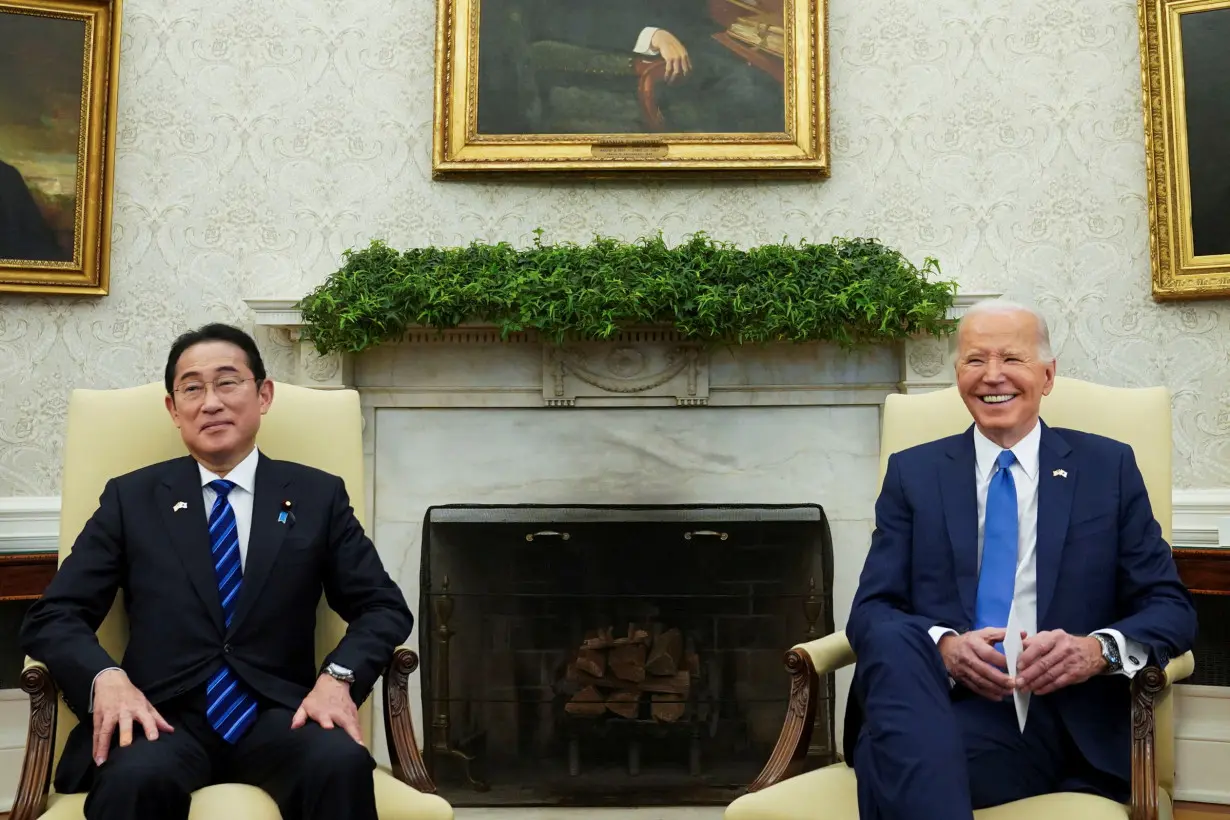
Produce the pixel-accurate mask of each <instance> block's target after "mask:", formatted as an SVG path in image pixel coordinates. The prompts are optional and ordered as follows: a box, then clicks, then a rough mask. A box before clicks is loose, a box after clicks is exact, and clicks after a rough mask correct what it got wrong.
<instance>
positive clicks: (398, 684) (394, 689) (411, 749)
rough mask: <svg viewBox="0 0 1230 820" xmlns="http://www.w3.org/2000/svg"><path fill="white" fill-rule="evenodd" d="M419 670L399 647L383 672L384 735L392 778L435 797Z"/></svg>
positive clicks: (409, 652)
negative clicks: (417, 702) (413, 683)
mask: <svg viewBox="0 0 1230 820" xmlns="http://www.w3.org/2000/svg"><path fill="white" fill-rule="evenodd" d="M418 667H419V656H418V654H417V653H416V652H415V651H414V650H413V649H411V648H409V647H407V646H399V647H397V649H396V651H394V652H393V660H392V661H391V662H390V663H389V668H388V669H387V670H385V673H384V736H385V739H386V740H387V741H388V745H389V758H390V760H391V762H392V764H393V776H394V777H396V778H397V779H398V780H400V781H401V782H403V783H405V784H407V785H408V786H412V787H414V788H415V789H417V790H418V791H420V792H423V793H425V794H435V791H436V784H435V783H433V782H432V780H431V776H430V775H428V774H427V766H426V765H424V763H423V755H422V753H421V752H420V751H419V744H418V741H417V740H415V738H414V721H413V718H412V716H411V713H410V696H409V693H408V692H407V686H408V685H409V682H410V675H411V674H412V673H413V672H414V670H415V669H418ZM14 820H16V818H14Z"/></svg>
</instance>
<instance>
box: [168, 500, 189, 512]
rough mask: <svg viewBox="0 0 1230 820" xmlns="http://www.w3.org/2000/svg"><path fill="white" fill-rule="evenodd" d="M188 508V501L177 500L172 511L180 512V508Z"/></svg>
mask: <svg viewBox="0 0 1230 820" xmlns="http://www.w3.org/2000/svg"><path fill="white" fill-rule="evenodd" d="M186 509H188V502H187V501H177V502H175V506H174V507H172V508H171V512H179V511H180V510H186Z"/></svg>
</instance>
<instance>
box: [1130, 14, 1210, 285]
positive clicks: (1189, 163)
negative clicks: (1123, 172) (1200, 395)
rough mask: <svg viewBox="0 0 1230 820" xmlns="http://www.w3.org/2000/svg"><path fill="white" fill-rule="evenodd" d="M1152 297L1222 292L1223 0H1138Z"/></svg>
mask: <svg viewBox="0 0 1230 820" xmlns="http://www.w3.org/2000/svg"><path fill="white" fill-rule="evenodd" d="M1139 10H1140V48H1141V63H1142V71H1141V76H1142V84H1143V90H1144V112H1145V146H1146V169H1147V176H1148V189H1149V240H1150V241H1149V245H1150V248H1149V249H1150V260H1151V264H1152V275H1153V298H1154V299H1155V300H1158V301H1162V300H1172V299H1201V298H1219V297H1226V296H1230V163H1227V161H1226V157H1227V155H1230V151H1228V150H1227V149H1228V147H1230V138H1228V137H1227V126H1228V125H1230V94H1228V93H1226V89H1227V88H1230V48H1227V46H1226V44H1227V43H1230V0H1140V5H1139Z"/></svg>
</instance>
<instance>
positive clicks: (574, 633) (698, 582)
mask: <svg viewBox="0 0 1230 820" xmlns="http://www.w3.org/2000/svg"><path fill="white" fill-rule="evenodd" d="M422 549H423V555H422V571H421V596H420V608H421V612H420V620H419V623H421V624H422V625H423V627H422V632H421V633H420V634H421V638H420V648H421V649H422V653H421V654H422V657H423V669H422V681H423V696H424V722H425V723H426V724H427V725H426V726H425V727H424V730H425V733H426V737H425V743H424V746H425V751H424V754H425V758H426V762H427V765H428V769H429V771H430V772H431V773H432V776H433V778H434V779H435V782H436V784H437V786H438V787H439V790H440V793H441V794H442V796H444V797H445V798H446V799H448V800H449V802H450V803H452V804H453V805H455V806H508V805H525V806H535V805H537V806H550V805H574V806H604V805H623V806H629V805H725V804H726V803H728V802H730V800H732V799H733V798H734V797H735V796H737V795H738V794H740V793H741V792H742V791H743V790H744V789H745V788H746V786H747V785H748V784H749V783H750V782H751V781H752V780H753V779H754V778H755V776H756V774H757V773H758V772H759V771H760V769H761V767H763V766H764V764H765V762H766V761H767V760H768V758H769V755H770V753H771V751H772V749H773V746H774V743H775V742H776V740H777V736H778V733H779V731H780V730H781V727H782V723H783V720H784V717H785V714H786V708H787V703H788V696H789V681H788V676H787V675H786V674H785V672H784V669H783V663H782V661H783V656H784V654H785V651H786V650H787V649H789V648H790V647H791V646H792V645H794V644H796V643H798V642H800V641H804V640H810V639H812V638H816V637H820V636H822V635H826V634H829V633H831V632H832V631H833V614H832V566H833V547H832V540H831V536H830V533H829V526H828V521H827V519H826V517H825V515H824V511H823V509H822V508H821V507H819V506H817V505H813V504H800V505H762V506H756V505H715V506H697V505H688V506H681V505H661V506H636V507H632V506H615V505H612V506H546V505H525V506H489V505H447V506H439V507H432V508H431V509H429V510H428V511H427V515H426V517H425V519H424V527H423V540H422ZM832 687H833V681H832V676H828V677H827V678H822V680H821V696H822V700H821V702H820V703H819V704H818V705H817V709H816V722H815V727H814V730H813V732H812V740H811V748H810V752H809V760H808V764H809V765H823V764H827V763H831V762H833V761H834V760H835V759H836V754H835V752H836V750H835V748H834V745H835V743H834V729H833V711H834V706H833V700H832Z"/></svg>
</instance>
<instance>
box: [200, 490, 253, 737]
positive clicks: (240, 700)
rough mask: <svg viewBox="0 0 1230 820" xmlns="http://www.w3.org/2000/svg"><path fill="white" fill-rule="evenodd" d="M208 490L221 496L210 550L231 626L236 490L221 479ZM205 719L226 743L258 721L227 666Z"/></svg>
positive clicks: (236, 583)
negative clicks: (232, 496)
mask: <svg viewBox="0 0 1230 820" xmlns="http://www.w3.org/2000/svg"><path fill="white" fill-rule="evenodd" d="M209 486H210V488H211V489H213V491H214V492H216V493H217V494H218V498H217V499H216V500H215V501H214V508H213V511H212V512H210V514H209V541H210V549H212V550H213V559H214V572H215V574H216V575H217V576H218V597H219V600H220V601H221V602H222V614H223V615H224V616H225V617H226V625H227V626H230V625H231V618H232V617H234V615H235V602H236V601H238V600H239V588H240V586H241V585H242V584H243V564H242V563H241V562H240V560H239V531H238V529H237V528H236V525H235V510H234V509H233V508H232V507H231V502H230V500H229V499H228V498H227V495H228V494H229V493H230V491H231V490H233V489H235V482H233V481H226V480H224V479H218V480H217V481H211V482H209ZM205 717H207V718H208V719H209V725H210V726H212V727H214V731H215V732H217V733H218V734H220V735H222V738H223V740H225V741H226V742H227V743H235V742H236V741H238V740H239V738H241V737H243V733H244V732H246V731H247V730H248V728H249V727H250V726H251V725H252V723H253V722H254V721H255V720H256V698H254V697H253V696H252V694H251V693H250V692H249V691H248V689H247V687H246V686H244V685H243V683H241V682H240V680H239V677H238V676H237V675H236V674H235V672H234V670H232V669H231V667H230V666H229V665H227V664H226V663H225V662H224V663H223V664H222V668H221V669H219V670H218V671H217V672H215V673H214V676H213V677H212V678H210V679H209V686H208V687H207V688H206V690H205Z"/></svg>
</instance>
